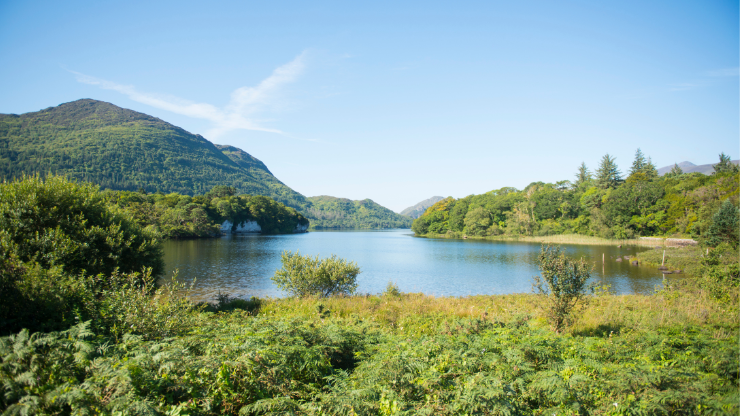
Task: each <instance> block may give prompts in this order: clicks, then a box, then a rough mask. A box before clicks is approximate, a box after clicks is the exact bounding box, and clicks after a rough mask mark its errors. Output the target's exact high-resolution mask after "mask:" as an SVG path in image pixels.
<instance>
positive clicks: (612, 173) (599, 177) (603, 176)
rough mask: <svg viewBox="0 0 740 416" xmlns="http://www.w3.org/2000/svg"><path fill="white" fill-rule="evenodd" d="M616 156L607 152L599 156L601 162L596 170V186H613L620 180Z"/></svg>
mask: <svg viewBox="0 0 740 416" xmlns="http://www.w3.org/2000/svg"><path fill="white" fill-rule="evenodd" d="M615 160H616V158H613V157H611V155H609V153H607V154H606V155H604V157H603V158H601V164H600V165H599V169H598V170H597V171H596V186H598V187H599V188H601V189H609V188H615V187H617V186H618V185H619V184H620V183H621V182H622V173H621V172H620V171H619V168H618V167H617V164H616V162H615Z"/></svg>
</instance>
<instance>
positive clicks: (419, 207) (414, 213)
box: [401, 196, 444, 219]
mask: <svg viewBox="0 0 740 416" xmlns="http://www.w3.org/2000/svg"><path fill="white" fill-rule="evenodd" d="M443 199H444V198H443V197H441V196H433V197H431V198H429V199H425V200H423V201H421V202H419V203H418V204H416V205H412V206H410V207H408V208H406V209H404V210H403V211H401V215H405V216H407V217H411V218H414V219H416V218H419V217H421V214H423V213H424V211H426V210H427V208H429V207H431V206H432V205H434V204H436V203H437V202H439V201H441V200H443Z"/></svg>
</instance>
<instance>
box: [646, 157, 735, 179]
mask: <svg viewBox="0 0 740 416" xmlns="http://www.w3.org/2000/svg"><path fill="white" fill-rule="evenodd" d="M732 163H734V164H736V165H740V160H733V161H732ZM714 165H715V163H709V164H706V165H695V164H693V163H691V162H688V161H685V162H681V163H678V167H679V168H681V170H682V171H683V173H694V172H699V173H703V174H705V175H711V174H712V173H714ZM671 169H673V165H670V166H663V167H662V168H660V169H658V175H660V176H663V175H665V174H666V173H668V172H670V171H671Z"/></svg>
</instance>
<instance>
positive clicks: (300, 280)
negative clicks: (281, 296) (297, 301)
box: [272, 251, 360, 297]
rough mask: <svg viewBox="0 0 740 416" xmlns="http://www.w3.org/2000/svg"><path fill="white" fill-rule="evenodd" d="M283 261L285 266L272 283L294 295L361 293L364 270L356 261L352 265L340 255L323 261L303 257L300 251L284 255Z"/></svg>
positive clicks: (276, 274) (287, 252) (323, 295)
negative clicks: (359, 287) (360, 285)
mask: <svg viewBox="0 0 740 416" xmlns="http://www.w3.org/2000/svg"><path fill="white" fill-rule="evenodd" d="M280 260H281V261H282V264H283V267H282V268H281V269H279V270H277V271H276V272H275V275H274V276H273V277H272V281H273V282H275V285H277V287H278V288H280V289H281V290H284V291H286V292H289V293H291V294H292V295H293V296H299V297H303V296H320V297H326V296H331V295H333V294H338V293H342V294H346V295H351V294H353V293H354V292H355V290H357V275H358V274H360V268H359V267H358V266H357V263H355V262H348V261H347V260H344V259H341V258H338V257H337V256H336V255H332V256H331V257H329V258H325V259H319V256H318V255H317V256H316V257H310V256H301V255H300V253H298V252H297V251H296V252H295V253H293V252H289V251H285V252H283V254H282V255H281V256H280Z"/></svg>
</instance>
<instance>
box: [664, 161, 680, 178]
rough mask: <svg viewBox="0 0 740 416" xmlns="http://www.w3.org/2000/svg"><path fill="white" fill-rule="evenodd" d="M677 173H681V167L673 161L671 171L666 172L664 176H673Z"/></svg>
mask: <svg viewBox="0 0 740 416" xmlns="http://www.w3.org/2000/svg"><path fill="white" fill-rule="evenodd" d="M678 175H683V169H681V167H680V166H678V164H676V163H674V164H673V168H671V171H670V172H668V173H667V174H666V175H665V176H667V177H669V178H673V177H676V176H678Z"/></svg>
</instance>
